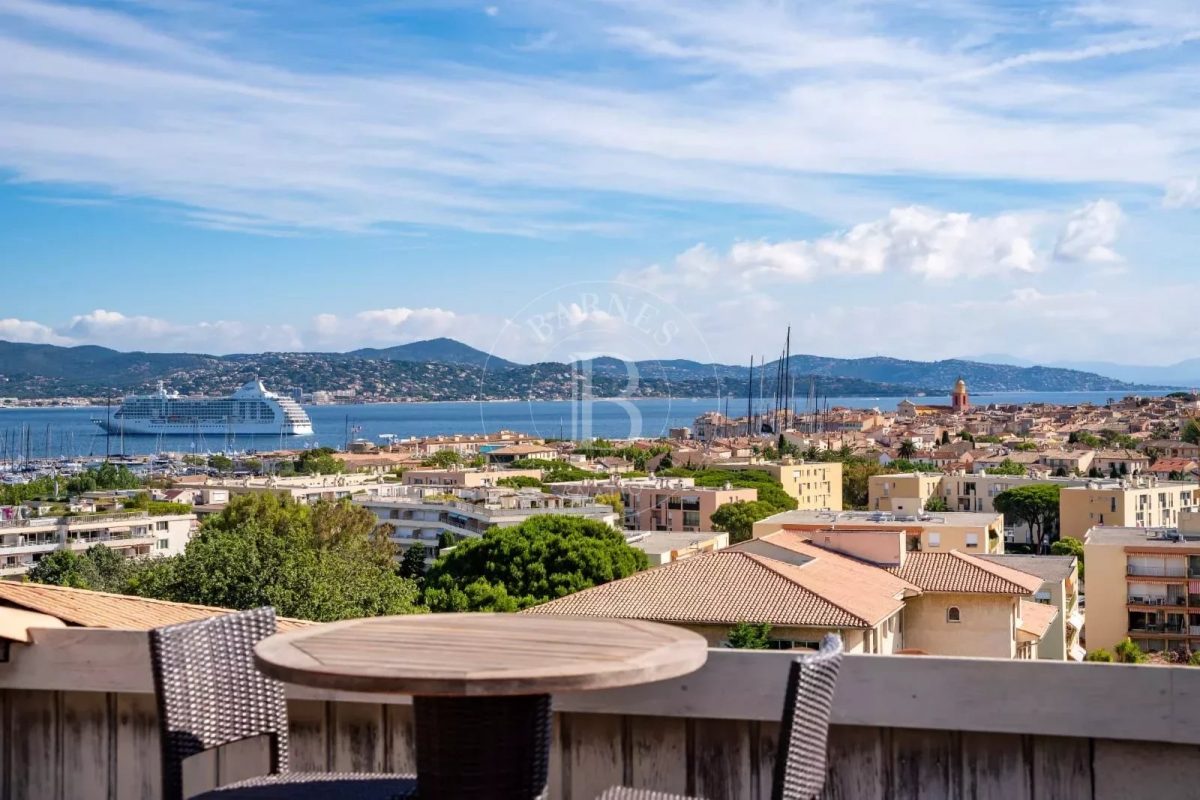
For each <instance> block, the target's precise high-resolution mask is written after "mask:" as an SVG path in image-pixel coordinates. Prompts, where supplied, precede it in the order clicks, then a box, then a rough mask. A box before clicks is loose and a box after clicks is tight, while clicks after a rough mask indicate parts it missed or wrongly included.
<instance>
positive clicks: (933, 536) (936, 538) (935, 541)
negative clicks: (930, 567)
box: [929, 533, 942, 547]
mask: <svg viewBox="0 0 1200 800" xmlns="http://www.w3.org/2000/svg"><path fill="white" fill-rule="evenodd" d="M929 546H930V547H941V546H942V535H941V534H940V533H930V534H929Z"/></svg>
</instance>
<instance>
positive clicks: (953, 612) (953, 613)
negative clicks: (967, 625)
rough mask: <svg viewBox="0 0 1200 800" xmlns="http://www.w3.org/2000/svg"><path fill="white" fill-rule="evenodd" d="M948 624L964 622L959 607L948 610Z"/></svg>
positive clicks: (951, 607)
mask: <svg viewBox="0 0 1200 800" xmlns="http://www.w3.org/2000/svg"><path fill="white" fill-rule="evenodd" d="M946 622H962V614H961V613H960V612H959V610H958V606H950V607H949V608H947V609H946Z"/></svg>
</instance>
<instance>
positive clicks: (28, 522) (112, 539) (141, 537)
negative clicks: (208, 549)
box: [0, 506, 196, 580]
mask: <svg viewBox="0 0 1200 800" xmlns="http://www.w3.org/2000/svg"><path fill="white" fill-rule="evenodd" d="M25 511H26V509H25V508H23V507H12V506H8V507H5V508H4V509H0V578H4V579H7V580H13V579H19V578H20V577H21V576H22V575H24V574H25V573H26V572H28V571H29V570H30V569H31V568H32V567H33V566H34V565H35V564H37V563H38V562H39V561H41V560H42V559H43V558H44V557H45V556H46V555H47V554H48V553H52V552H54V551H55V550H75V551H82V550H86V549H88V548H89V547H91V546H93V545H97V544H102V545H104V546H105V547H109V548H111V549H112V550H113V551H114V552H116V553H117V554H119V555H123V556H127V557H130V558H134V557H142V556H173V555H176V554H178V553H182V552H183V549H184V547H185V546H186V545H187V543H188V540H189V539H190V538H191V535H192V531H193V530H194V528H195V525H196V516H195V515H194V514H155V515H151V514H148V513H147V512H145V511H111V512H103V513H96V514H74V515H71V516H66V515H61V516H60V515H49V516H26V515H25Z"/></svg>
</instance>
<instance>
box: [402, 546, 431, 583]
mask: <svg viewBox="0 0 1200 800" xmlns="http://www.w3.org/2000/svg"><path fill="white" fill-rule="evenodd" d="M397 570H398V571H399V572H400V574H401V575H402V576H403V577H405V578H412V579H413V580H416V581H419V580H421V579H422V578H424V577H425V547H424V545H419V544H416V545H412V546H411V547H409V548H408V549H407V550H405V551H404V556H403V558H401V559H400V566H399V567H397Z"/></svg>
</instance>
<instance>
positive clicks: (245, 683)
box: [150, 608, 416, 800]
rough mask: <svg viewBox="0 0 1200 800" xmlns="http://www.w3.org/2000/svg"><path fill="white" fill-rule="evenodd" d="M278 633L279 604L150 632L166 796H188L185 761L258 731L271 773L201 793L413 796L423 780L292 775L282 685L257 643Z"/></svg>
mask: <svg viewBox="0 0 1200 800" xmlns="http://www.w3.org/2000/svg"><path fill="white" fill-rule="evenodd" d="M274 632H275V610H274V609H273V608H258V609H254V610H252V611H239V612H236V613H233V614H227V615H224V616H220V617H212V618H210V619H205V620H200V621H198V622H187V623H183V624H180V625H169V626H167V627H165V628H157V629H155V630H152V631H151V632H150V663H151V665H152V667H153V670H154V688H155V691H156V692H157V695H158V721H159V722H158V725H159V734H160V737H161V747H162V785H163V798H164V800H183V798H184V794H183V762H184V759H186V758H188V757H190V756H194V755H196V754H198V753H202V752H204V751H205V750H211V749H213V748H217V747H221V746H222V745H226V744H230V743H232V742H237V741H240V740H242V739H249V738H252V737H256V736H266V737H267V738H268V741H269V744H270V774H269V775H265V776H262V777H259V778H252V779H250V780H246V781H239V782H238V783H234V784H230V785H228V786H223V787H221V788H219V789H215V790H212V791H209V792H205V793H204V794H202V795H200V796H199V797H201V798H212V800H232V799H233V798H238V799H239V800H240V799H241V798H246V800H251V798H252V799H253V800H277V799H278V800H283V799H284V798H288V800H303V799H304V798H330V797H337V798H353V799H354V800H368V798H369V799H370V800H397V799H398V798H406V797H409V796H411V795H413V794H414V793H415V791H416V780H415V779H413V778H412V777H410V776H401V775H365V774H358V773H296V772H288V719H287V703H286V701H285V700H284V696H283V684H281V683H279V682H278V681H275V680H272V679H270V678H268V677H267V676H265V675H263V674H262V673H261V672H259V671H258V670H257V669H256V668H255V666H254V653H253V650H254V645H255V644H256V643H258V642H259V641H261V640H262V639H264V638H266V637H267V636H270V635H271V634H272V633H274Z"/></svg>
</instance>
